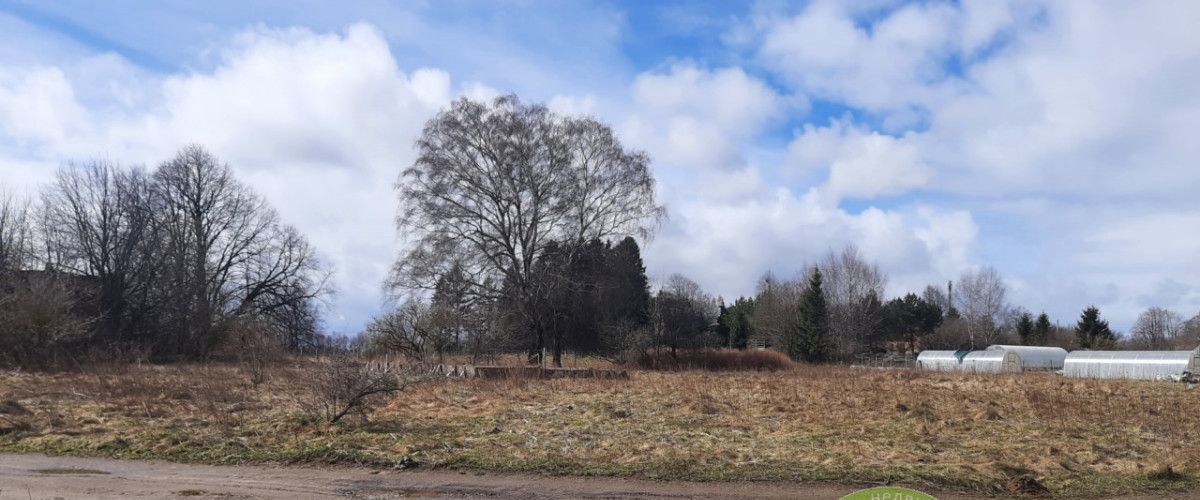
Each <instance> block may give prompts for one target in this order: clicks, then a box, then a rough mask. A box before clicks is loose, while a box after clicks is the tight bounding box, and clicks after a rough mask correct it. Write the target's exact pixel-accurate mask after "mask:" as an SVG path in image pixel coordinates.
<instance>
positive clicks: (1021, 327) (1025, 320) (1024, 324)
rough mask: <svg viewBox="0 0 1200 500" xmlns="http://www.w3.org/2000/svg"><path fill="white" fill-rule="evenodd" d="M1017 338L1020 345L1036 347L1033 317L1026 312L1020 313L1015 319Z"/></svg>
mask: <svg viewBox="0 0 1200 500" xmlns="http://www.w3.org/2000/svg"><path fill="white" fill-rule="evenodd" d="M1017 337H1018V338H1020V339H1021V345H1036V338H1035V333H1034V327H1033V315H1031V314H1029V313H1028V312H1023V313H1021V316H1019V317H1018V318H1017Z"/></svg>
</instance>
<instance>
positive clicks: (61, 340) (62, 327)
mask: <svg viewBox="0 0 1200 500" xmlns="http://www.w3.org/2000/svg"><path fill="white" fill-rule="evenodd" d="M6 279H7V280H8V282H7V283H3V285H4V286H0V366H3V365H11V366H19V367H24V368H51V367H55V366H60V365H63V364H65V363H66V362H67V361H68V360H71V350H72V348H74V347H77V344H78V343H79V342H80V341H82V340H84V339H86V338H87V336H88V335H89V334H90V331H91V324H92V323H93V319H91V318H87V317H85V316H83V315H82V314H81V313H80V312H79V310H80V307H79V305H78V303H79V301H78V299H77V295H78V294H79V290H78V288H79V287H77V286H75V285H74V284H73V283H71V282H69V280H67V279H65V278H63V277H62V276H59V275H57V274H54V273H48V272H47V273H41V272H37V273H25V274H23V275H21V276H20V277H19V278H9V277H6Z"/></svg>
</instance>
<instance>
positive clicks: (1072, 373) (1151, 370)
mask: <svg viewBox="0 0 1200 500" xmlns="http://www.w3.org/2000/svg"><path fill="white" fill-rule="evenodd" d="M1184 372H1189V373H1200V348H1198V349H1196V350H1194V351H1074V352H1072V353H1070V354H1068V355H1067V359H1066V361H1065V363H1064V365H1063V375H1066V376H1068V377H1079V378H1126V379H1141V380H1164V379H1168V378H1171V377H1178V376H1182V375H1183V374H1184Z"/></svg>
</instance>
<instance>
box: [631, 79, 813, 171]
mask: <svg viewBox="0 0 1200 500" xmlns="http://www.w3.org/2000/svg"><path fill="white" fill-rule="evenodd" d="M632 94H633V95H632V100H633V113H634V115H633V116H632V117H631V118H630V119H628V120H627V121H626V122H625V123H624V124H623V126H622V127H621V129H622V130H621V132H623V134H622V136H623V137H625V138H626V139H627V140H628V141H629V142H631V143H632V144H634V145H636V146H639V147H642V148H645V149H647V150H648V151H649V152H650V153H651V155H652V156H653V157H654V158H655V160H656V162H658V163H665V164H668V165H672V166H678V167H687V168H733V167H739V166H742V164H743V163H744V159H743V158H742V148H743V147H744V145H745V143H746V142H748V141H750V140H752V139H753V138H754V137H755V136H756V135H757V134H758V133H760V132H762V130H763V129H764V128H765V127H766V126H767V125H768V124H770V123H771V122H772V121H773V120H776V119H778V118H780V117H782V116H784V114H785V113H788V112H794V111H796V110H797V109H798V108H799V109H803V106H802V103H797V101H796V100H795V99H789V98H785V97H782V96H780V95H778V94H777V93H776V92H775V91H774V90H772V89H771V87H769V86H767V84H765V83H763V82H762V81H761V80H758V79H757V78H754V77H752V76H750V75H748V74H746V72H744V71H742V70H741V69H740V68H723V69H718V70H706V69H702V68H700V67H697V66H696V65H694V64H691V63H683V64H676V65H674V66H672V67H671V68H670V70H669V71H667V72H666V73H642V74H640V75H638V77H637V78H636V79H635V80H634V82H633V85H632Z"/></svg>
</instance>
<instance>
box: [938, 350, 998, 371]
mask: <svg viewBox="0 0 1200 500" xmlns="http://www.w3.org/2000/svg"><path fill="white" fill-rule="evenodd" d="M917 368H920V369H922V370H929V371H939V372H975V373H1005V372H1019V371H1021V356H1020V355H1018V354H1017V353H1016V352H1015V351H1006V350H1001V349H996V350H986V351H966V350H963V351H921V354H918V355H917Z"/></svg>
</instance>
